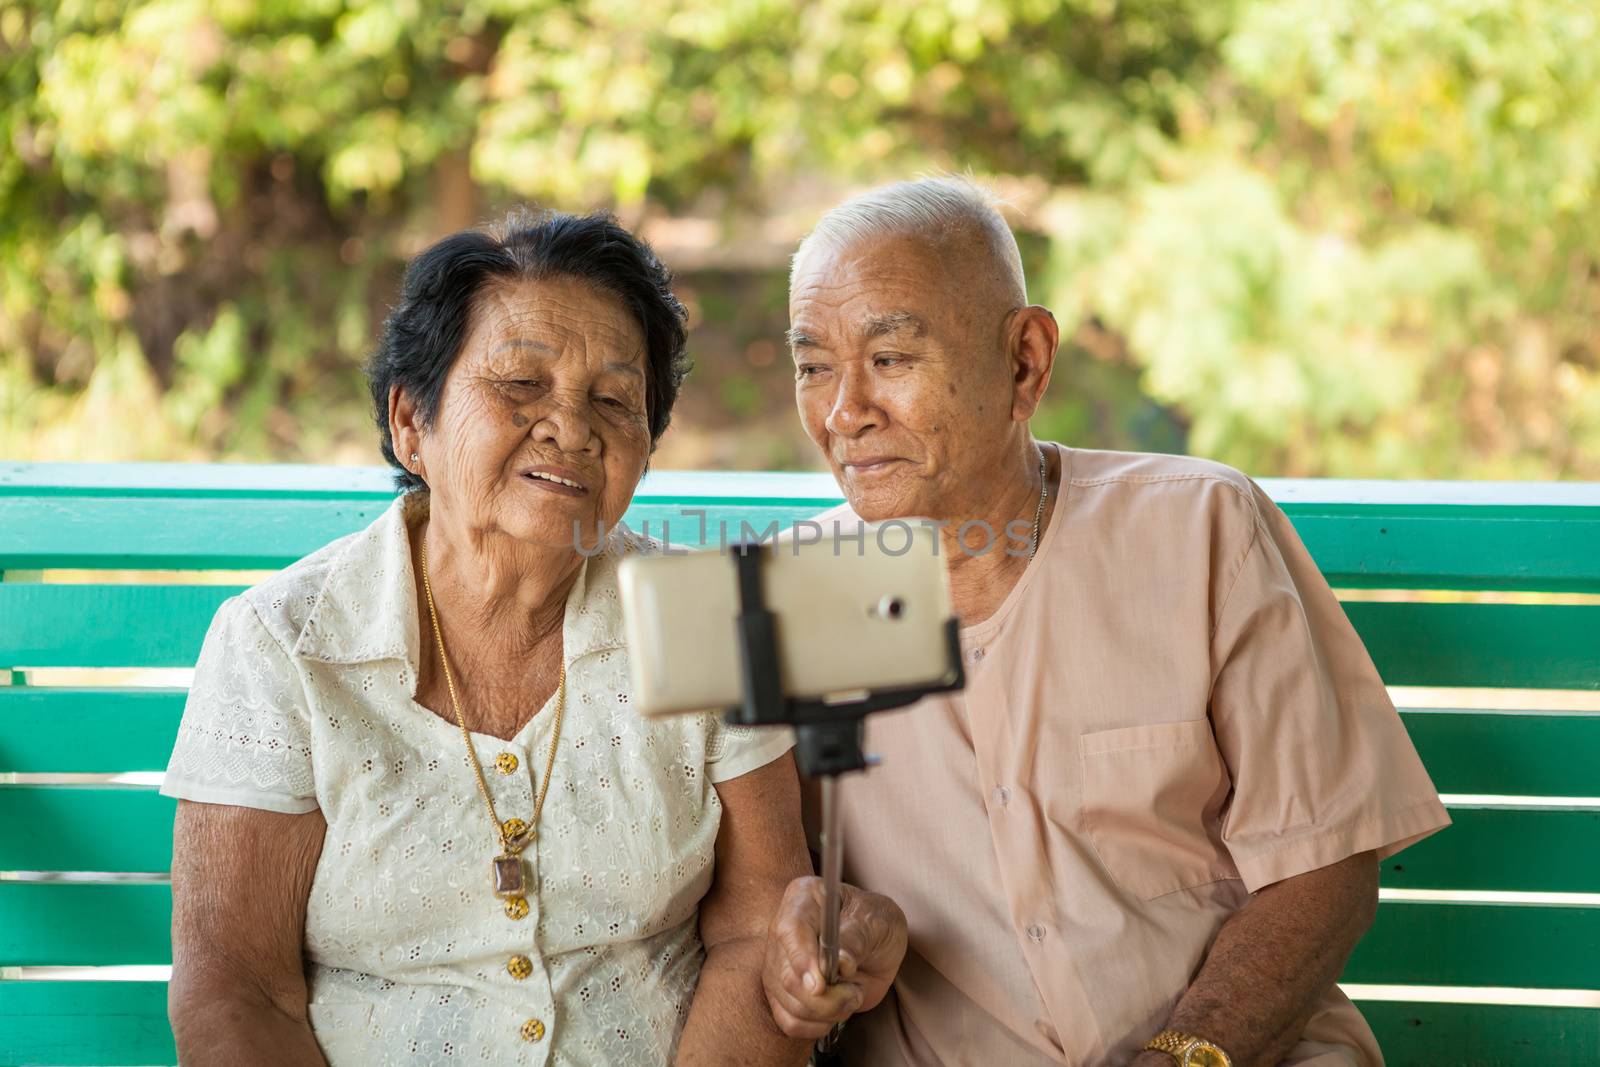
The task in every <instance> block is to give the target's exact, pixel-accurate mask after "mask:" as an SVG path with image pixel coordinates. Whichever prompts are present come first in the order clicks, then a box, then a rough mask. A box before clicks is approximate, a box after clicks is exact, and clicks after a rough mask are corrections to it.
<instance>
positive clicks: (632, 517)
mask: <svg viewBox="0 0 1600 1067" xmlns="http://www.w3.org/2000/svg"><path fill="white" fill-rule="evenodd" d="M832 503H833V502H831V501H828V500H816V501H803V502H789V503H784V502H782V501H765V500H759V499H756V500H751V501H749V502H728V501H712V502H709V503H707V504H704V505H694V507H696V508H702V507H703V508H704V510H705V511H706V515H705V516H704V517H702V516H700V515H698V514H697V513H696V514H688V513H686V512H685V510H684V507H685V506H684V505H680V504H659V503H652V502H649V501H638V500H636V501H635V502H634V505H633V507H631V508H629V509H628V512H627V514H626V515H625V516H624V517H623V521H624V522H626V523H627V524H628V526H629V528H630V529H632V530H634V531H636V532H642V531H643V530H645V529H646V527H647V525H648V531H649V533H650V534H651V535H652V536H654V537H657V538H663V537H665V536H668V535H670V538H671V541H672V543H673V545H675V546H677V545H682V546H685V547H696V548H697V547H700V546H701V545H702V544H711V545H716V544H718V543H719V540H718V536H719V530H724V531H725V535H724V536H725V537H726V540H727V541H728V542H730V543H731V542H733V541H737V540H739V539H740V537H741V536H743V534H744V530H745V525H744V524H746V523H748V524H749V528H750V529H751V530H754V531H755V533H756V534H757V535H759V534H760V532H762V531H764V530H766V529H767V528H768V526H769V524H771V523H773V522H777V523H778V524H779V527H780V529H787V528H788V526H789V524H790V523H792V522H794V521H796V520H799V519H805V518H809V517H811V516H812V515H815V514H817V513H818V512H820V511H823V510H825V509H826V508H829V507H831V506H832ZM388 506H389V501H388V500H387V499H384V500H343V499H338V498H324V499H306V500H289V499H267V500H257V499H249V498H246V499H237V500H229V499H214V498H179V499H171V498H161V497H107V496H90V497H26V496H13V497H4V496H0V530H3V531H5V532H4V534H0V570H45V569H56V568H64V569H84V570H115V569H125V570H275V569H277V568H280V567H286V566H288V565H289V564H290V563H293V562H294V561H295V560H297V559H300V558H302V557H303V556H307V555H310V554H311V553H312V552H315V551H316V550H317V549H319V548H321V547H323V546H324V545H326V544H328V543H329V542H330V541H334V540H337V539H338V538H340V537H343V536H345V535H346V534H350V533H354V532H355V531H357V530H360V529H362V528H364V527H365V526H366V525H367V524H368V523H370V522H371V521H372V520H373V519H375V518H377V517H378V516H379V515H380V514H382V513H383V511H384V509H385V508H387V507H388ZM663 523H665V524H666V525H665V526H664V525H663ZM719 524H721V525H719ZM592 541H593V532H592V531H586V532H585V538H584V541H583V543H584V544H585V545H588V544H591V543H592Z"/></svg>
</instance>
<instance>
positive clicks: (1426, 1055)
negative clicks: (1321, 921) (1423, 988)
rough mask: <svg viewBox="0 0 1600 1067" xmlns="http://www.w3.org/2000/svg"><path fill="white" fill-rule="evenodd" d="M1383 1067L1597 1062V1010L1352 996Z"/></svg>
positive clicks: (1577, 1066) (1560, 1066) (1544, 1066)
mask: <svg viewBox="0 0 1600 1067" xmlns="http://www.w3.org/2000/svg"><path fill="white" fill-rule="evenodd" d="M1357 1007H1359V1008H1360V1009H1361V1014H1362V1015H1364V1016H1366V1019H1367V1023H1368V1025H1370V1026H1371V1027H1372V1031H1373V1033H1375V1034H1376V1035H1377V1036H1378V1044H1379V1045H1380V1046H1381V1047H1382V1049H1383V1058H1384V1062H1385V1063H1387V1064H1388V1067H1440V1065H1441V1064H1448V1065H1449V1067H1512V1065H1516V1067H1522V1065H1524V1064H1528V1065H1532V1064H1537V1065H1539V1067H1582V1065H1585V1064H1593V1063H1600V1009H1596V1008H1544V1007H1527V1006H1522V1005H1512V1004H1418V1003H1409V1002H1403V1001H1376V1000H1374V1001H1358V1002H1357Z"/></svg>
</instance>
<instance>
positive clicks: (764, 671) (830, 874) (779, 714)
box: [727, 541, 966, 985]
mask: <svg viewBox="0 0 1600 1067" xmlns="http://www.w3.org/2000/svg"><path fill="white" fill-rule="evenodd" d="M732 547H733V561H734V566H735V567H736V568H737V571H738V575H739V615H738V626H739V666H740V681H741V682H742V683H743V686H742V691H743V693H744V703H743V704H741V705H739V706H738V707H733V708H729V709H728V712H727V720H728V722H730V723H734V724H737V725H744V726H761V725H774V724H784V725H790V726H793V727H794V732H795V761H796V762H797V763H798V764H799V765H800V773H802V774H804V775H806V776H807V777H808V778H819V779H821V784H822V833H821V845H822V885H823V904H822V923H823V928H822V937H821V942H822V959H823V967H824V969H825V971H826V974H825V977H826V978H827V981H828V984H829V985H832V984H833V983H834V982H836V981H837V980H838V977H839V973H838V972H839V884H840V881H841V867H842V865H843V860H844V846H843V842H842V841H841V840H840V835H839V807H838V798H837V796H836V795H835V793H836V789H837V784H838V779H839V776H840V775H841V774H848V773H850V772H851V771H859V770H864V769H866V768H867V767H868V766H869V765H870V764H871V763H872V762H873V761H872V760H870V759H869V758H868V757H867V755H866V753H864V752H863V751H862V748H861V744H862V739H863V731H864V728H865V724H866V717H867V716H868V715H870V714H871V713H873V712H875V711H887V710H889V709H890V708H899V707H904V706H906V705H907V704H913V703H915V702H917V701H918V700H921V699H922V698H923V697H925V696H928V695H929V694H931V693H946V692H950V691H952V690H957V689H960V688H961V687H962V686H963V685H964V684H965V682H966V677H965V673H964V672H963V671H962V668H961V637H960V623H959V622H958V621H957V620H956V619H953V618H952V619H950V620H948V621H947V622H946V624H945V640H946V642H947V645H948V655H947V663H948V670H947V671H946V673H945V675H944V677H943V678H941V679H939V680H938V681H936V682H933V683H930V684H924V685H919V686H910V687H902V688H892V689H875V690H870V691H868V692H867V693H866V694H865V695H863V696H860V697H859V698H856V699H847V700H842V701H839V702H836V703H829V702H827V701H823V700H810V699H800V698H796V697H787V696H784V693H783V677H782V671H781V665H780V662H779V659H778V620H777V617H776V616H775V615H773V613H772V611H771V609H770V608H768V606H767V602H766V593H765V591H764V589H763V588H762V581H761V568H762V561H763V560H764V559H765V557H766V556H767V555H768V554H769V553H770V552H771V551H772V548H771V546H768V545H763V544H761V543H759V542H749V541H746V542H742V543H740V544H737V545H734V546H732Z"/></svg>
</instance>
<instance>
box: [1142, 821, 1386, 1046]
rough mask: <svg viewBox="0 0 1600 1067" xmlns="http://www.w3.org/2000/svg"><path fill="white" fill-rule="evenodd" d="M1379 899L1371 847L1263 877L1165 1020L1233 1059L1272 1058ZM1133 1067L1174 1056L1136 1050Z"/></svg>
mask: <svg viewBox="0 0 1600 1067" xmlns="http://www.w3.org/2000/svg"><path fill="white" fill-rule="evenodd" d="M1377 908H1378V859H1377V855H1376V854H1375V853H1372V852H1362V853H1358V854H1357V855H1354V856H1351V857H1350V858H1349V859H1345V860H1340V861H1339V862H1338V863H1334V864H1331V865H1329V866H1327V867H1323V868H1320V869H1318V870H1315V871H1308V872H1307V873H1305V874H1300V875H1295V876H1294V877H1293V878H1285V879H1284V880H1283V881H1281V882H1275V883H1273V884H1272V885H1269V886H1266V887H1265V888H1263V889H1262V890H1261V891H1260V892H1258V893H1257V894H1255V896H1253V897H1251V898H1250V901H1249V903H1247V904H1245V906H1244V907H1242V908H1240V909H1239V910H1238V911H1237V912H1235V913H1234V915H1233V917H1232V918H1231V919H1229V920H1228V921H1227V922H1226V923H1224V924H1223V927H1222V930H1221V932H1220V933H1218V934H1217V939H1216V941H1215V942H1214V943H1213V944H1212V946H1211V951H1210V953H1209V954H1207V956H1206V961H1205V963H1204V964H1203V965H1202V966H1201V968H1200V973H1199V974H1198V975H1196V976H1195V980H1194V983H1193V984H1192V985H1190V986H1189V989H1188V991H1187V992H1186V993H1184V995H1183V997H1182V999H1180V1000H1179V1001H1178V1006H1177V1007H1176V1008H1175V1009H1174V1010H1173V1012H1172V1017H1171V1019H1170V1020H1169V1021H1168V1022H1167V1026H1168V1027H1169V1028H1171V1029H1173V1030H1178V1031H1181V1032H1183V1033H1186V1034H1193V1035H1194V1036H1196V1037H1203V1038H1205V1039H1206V1040H1207V1041H1210V1042H1211V1043H1212V1044H1214V1045H1217V1046H1219V1047H1220V1048H1221V1049H1222V1050H1223V1051H1224V1052H1226V1053H1227V1054H1228V1056H1229V1058H1230V1059H1232V1060H1233V1063H1234V1067H1276V1065H1277V1064H1278V1063H1279V1062H1280V1061H1281V1060H1282V1059H1283V1057H1284V1056H1285V1055H1287V1054H1288V1052H1289V1050H1290V1049H1292V1048H1293V1047H1294V1045H1295V1043H1296V1042H1298V1041H1299V1040H1300V1035H1301V1033H1302V1032H1303V1031H1304V1030H1305V1026H1306V1023H1307V1022H1308V1021H1309V1020H1310V1018H1311V1013H1312V1011H1313V1010H1314V1009H1315V1007H1316V1004H1317V1001H1318V1000H1319V999H1320V998H1321V996H1322V994H1323V993H1324V992H1326V991H1327V989H1328V987H1329V986H1331V985H1332V984H1333V983H1334V981H1335V980H1336V979H1337V978H1338V977H1339V972H1340V971H1342V970H1343V969H1344V965H1345V960H1347V959H1348V958H1349V956H1350V952H1351V950H1352V949H1354V948H1355V947H1356V942H1357V941H1359V940H1361V935H1362V934H1364V933H1366V932H1367V928H1368V927H1369V926H1371V925H1372V919H1373V916H1374V915H1375V914H1376V912H1377ZM1130 1067H1172V1057H1171V1056H1169V1055H1167V1054H1166V1053H1165V1052H1142V1053H1140V1054H1139V1055H1138V1057H1137V1058H1136V1059H1134V1061H1133V1063H1132V1064H1131V1065H1130Z"/></svg>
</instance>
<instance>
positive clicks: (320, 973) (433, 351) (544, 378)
mask: <svg viewBox="0 0 1600 1067" xmlns="http://www.w3.org/2000/svg"><path fill="white" fill-rule="evenodd" d="M668 282H669V278H668V275H667V273H666V271H665V270H664V269H663V268H662V267H661V265H660V264H659V263H658V262H657V261H656V259H655V258H654V256H653V254H652V253H651V252H650V251H649V249H648V248H646V247H645V246H644V245H643V244H641V243H640V242H639V241H637V240H636V239H634V238H633V237H632V236H631V235H630V234H628V233H627V232H626V231H625V230H623V229H621V228H620V227H618V226H617V225H616V224H615V223H614V222H613V221H611V220H610V219H608V218H605V217H601V216H592V217H587V218H577V217H573V216H567V215H559V214H546V215H541V216H538V217H537V218H521V219H517V220H514V221H513V223H511V224H510V226H509V228H508V229H507V230H506V231H505V232H504V233H503V234H502V235H499V236H494V235H489V234H485V233H478V232H469V233H462V234H457V235H455V236H453V237H450V238H447V239H446V240H444V241H441V242H440V243H439V244H437V245H435V246H434V247H432V248H430V249H429V250H427V251H426V252H424V253H422V255H420V256H419V257H418V258H417V259H416V261H415V262H414V263H413V264H412V265H411V267H410V270H409V271H408V273H407V275H406V280H405V286H404V293H403V297H402V300H401V302H400V304H399V306H398V307H397V308H396V309H395V310H394V312H393V314H391V315H390V317H389V319H388V322H387V324H386V325H385V329H384V337H383V341H382V344H381V346H380V347H379V349H378V352H377V354H376V356H375V357H374V359H373V360H372V363H371V366H370V368H369V373H370V376H371V384H372V395H373V399H374V401H375V403H376V406H377V416H378V425H379V427H380V429H381V432H382V438H383V454H384V456H385V457H386V458H387V459H388V460H389V461H390V462H391V463H392V464H394V465H395V466H396V467H397V468H398V475H397V476H398V479H399V482H400V485H401V487H402V489H403V490H404V492H403V493H402V494H401V495H400V497H399V498H398V499H397V500H396V501H395V502H394V504H393V505H392V506H391V507H390V508H389V509H388V510H387V511H385V512H384V514H383V515H382V516H381V517H379V518H378V519H377V520H376V521H375V522H373V523H372V525H370V526H369V527H367V528H366V529H365V530H362V531H361V532H359V533H356V534H353V535H351V536H349V537H346V538H343V539H341V540H339V541H336V542H334V543H333V544H331V545H328V546H327V547H326V548H324V549H322V550H321V551H319V552H317V553H315V554H313V555H311V556H309V557H307V558H306V559H304V560H301V561H300V562H299V563H296V564H294V565H293V566H291V567H289V568H288V569H286V570H284V571H283V572H281V573H279V574H277V575H275V576H274V577H272V578H270V579H268V580H267V581H265V582H263V583H262V584H260V585H258V586H256V587H254V588H253V589H250V590H248V591H247V592H245V593H244V594H243V595H241V596H239V597H237V598H235V599H233V600H230V601H229V602H228V603H226V604H225V605H223V607H222V608H221V609H220V610H219V611H218V613H217V616H216V619H215V621H214V622H213V623H212V626H211V630H210V633H209V634H208V635H207V637H206V641H205V647H204V650H203V652H202V653H201V656H200V662H199V665H198V668H197V670H196V675H195V681H194V686H193V689H192V690H191V692H190V696H189V703H188V706H187V708H186V710H185V712H184V717H183V724H182V727H181V729H180V731H179V735H178V742H177V747H176V749H175V751H174V752H173V755H172V762H171V766H170V768H169V769H168V772H167V776H166V784H165V785H164V787H163V792H164V793H166V794H167V795H169V796H174V797H178V798H180V799H181V801H182V803H180V804H179V806H178V817H177V824H176V830H175V835H174V847H173V865H172V885H173V977H172V986H171V1005H170V1007H171V1016H172V1023H173V1029H174V1031H175V1033H176V1036H177V1041H178V1049H179V1053H180V1055H181V1057H182V1059H183V1061H184V1062H185V1063H186V1064H209V1063H226V1064H230V1065H231V1064H243V1063H253V1062H261V1063H268V1062H270V1063H274V1064H288V1063H320V1062H322V1061H323V1060H324V1058H325V1059H326V1061H327V1062H329V1063H332V1064H336V1065H337V1064H346V1063H361V1064H368V1063H407V1064H410V1063H445V1062H449V1061H451V1060H461V1061H470V1062H473V1063H486V1062H487V1063H496V1064H510V1063H516V1064H546V1063H549V1064H609V1065H617V1067H621V1065H626V1064H651V1065H656V1064H662V1063H665V1062H667V1061H669V1060H670V1059H672V1058H673V1056H674V1055H675V1054H676V1055H677V1056H678V1057H679V1059H680V1062H694V1063H700V1062H727V1063H751V1064H754V1063H775V1064H776V1063H799V1062H802V1061H803V1060H804V1059H805V1057H806V1048H805V1044H804V1043H803V1042H796V1041H793V1040H790V1039H786V1038H785V1037H784V1036H783V1035H782V1034H781V1033H780V1032H779V1031H778V1029H777V1027H776V1026H775V1025H774V1023H773V1021H772V1017H771V1015H770V1014H769V1012H768V1008H767V1005H766V1002H765V1000H764V999H763V995H762V992H761V983H760V968H761V963H762V956H763V950H764V944H765V943H764V937H765V934H766V931H767V928H768V923H769V920H770V919H771V917H772V915H773V913H774V912H775V910H776V909H777V906H778V902H779V900H780V899H781V898H782V897H783V894H784V888H785V886H786V885H787V884H788V883H789V882H790V880H791V879H793V878H795V877H796V876H799V875H805V874H809V863H808V859H807V854H806V848H805V842H804V838H803V836H802V833H801V830H800V820H799V800H798V788H797V780H796V774H795V770H794V764H793V761H792V759H791V758H790V756H789V755H788V754H787V750H788V741H787V740H786V739H785V736H784V734H783V733H781V732H758V731H746V730H739V729H735V728H730V727H727V726H724V725H722V724H721V723H720V722H719V721H718V719H717V718H716V717H715V716H712V715H702V716H691V717H684V718H676V719H668V720H662V721H646V720H643V719H641V718H640V717H639V716H638V715H637V714H636V713H635V712H634V711H633V710H632V709H631V708H630V707H629V703H628V684H629V683H628V670H627V656H626V651H625V649H624V648H623V642H622V636H621V626H620V618H619V611H618V604H617V592H616V581H615V565H616V558H617V556H618V555H619V554H620V553H621V552H622V551H624V550H625V549H626V548H627V547H629V546H627V545H625V544H623V543H621V542H620V541H619V540H618V539H617V537H616V535H615V534H613V535H611V538H612V539H611V541H610V543H609V545H608V548H607V550H606V552H605V553H604V554H601V555H597V556H595V557H594V558H589V559H585V554H584V553H583V552H580V551H579V547H578V542H579V538H578V536H577V531H580V530H581V531H593V530H594V529H595V528H596V527H597V526H602V525H603V526H604V527H605V528H607V529H615V527H616V524H617V520H619V519H620V518H621V517H622V514H623V511H624V510H625V509H626V508H627V506H628V502H629V500H630V498H631V497H632V495H633V492H634V488H635V486H636V485H637V484H638V482H639V479H640V476H641V475H642V474H643V473H644V469H645V465H646V461H647V459H648V457H649V455H650V453H651V450H652V449H653V447H654V446H655V444H656V442H657V441H658V440H659V439H660V437H661V434H662V433H663V431H664V430H665V429H666V427H667V422H668V419H669V417H670V414H671V410H672V405H673V401H674V399H675V397H676V395H677V392H678V386H679V383H680V381H681V380H682V377H683V374H684V371H685V367H686V364H685V360H684V355H683V351H684V326H683V320H684V314H683V309H682V306H681V305H680V304H679V303H678V301H677V300H676V299H675V298H674V297H673V295H672V293H671V290H670V289H669V287H668ZM593 544H594V542H593V540H592V536H591V538H590V539H589V540H588V541H587V542H586V544H585V546H584V547H585V551H588V550H592V547H593ZM841 999H842V1000H845V1001H851V997H850V995H849V994H848V993H845V994H841ZM859 999H860V998H859V997H855V998H854V1001H859ZM841 1014H842V1013H841Z"/></svg>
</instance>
